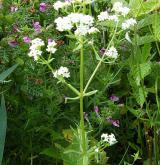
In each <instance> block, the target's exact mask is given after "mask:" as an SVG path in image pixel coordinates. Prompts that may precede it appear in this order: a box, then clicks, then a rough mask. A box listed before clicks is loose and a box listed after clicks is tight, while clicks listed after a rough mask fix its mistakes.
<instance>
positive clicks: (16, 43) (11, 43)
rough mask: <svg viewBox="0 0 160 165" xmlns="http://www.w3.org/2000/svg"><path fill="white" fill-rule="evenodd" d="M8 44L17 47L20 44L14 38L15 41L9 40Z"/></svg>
mask: <svg viewBox="0 0 160 165" xmlns="http://www.w3.org/2000/svg"><path fill="white" fill-rule="evenodd" d="M8 44H9V46H11V47H16V46H17V45H18V42H17V41H16V40H13V41H9V42H8Z"/></svg>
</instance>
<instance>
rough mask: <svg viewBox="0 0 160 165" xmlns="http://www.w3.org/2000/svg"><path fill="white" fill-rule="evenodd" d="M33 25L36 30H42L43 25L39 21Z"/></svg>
mask: <svg viewBox="0 0 160 165" xmlns="http://www.w3.org/2000/svg"><path fill="white" fill-rule="evenodd" d="M33 27H34V30H35V31H36V32H40V31H41V25H40V23H39V22H38V21H37V22H34V23H33Z"/></svg>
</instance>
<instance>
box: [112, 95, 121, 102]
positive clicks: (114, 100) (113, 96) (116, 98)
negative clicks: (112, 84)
mask: <svg viewBox="0 0 160 165" xmlns="http://www.w3.org/2000/svg"><path fill="white" fill-rule="evenodd" d="M110 100H111V101H113V102H116V101H119V97H117V96H115V95H112V96H111V97H110Z"/></svg>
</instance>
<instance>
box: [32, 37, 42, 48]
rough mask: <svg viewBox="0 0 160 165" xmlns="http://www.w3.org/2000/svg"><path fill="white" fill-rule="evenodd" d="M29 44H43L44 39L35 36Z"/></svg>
mask: <svg viewBox="0 0 160 165" xmlns="http://www.w3.org/2000/svg"><path fill="white" fill-rule="evenodd" d="M31 44H32V45H34V46H37V47H41V46H44V41H43V40H42V39H40V38H35V39H34V40H32V41H31Z"/></svg>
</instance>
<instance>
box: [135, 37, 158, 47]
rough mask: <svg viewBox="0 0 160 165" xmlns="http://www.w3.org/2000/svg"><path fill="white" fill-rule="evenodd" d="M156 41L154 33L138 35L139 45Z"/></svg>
mask: <svg viewBox="0 0 160 165" xmlns="http://www.w3.org/2000/svg"><path fill="white" fill-rule="evenodd" d="M154 41H156V39H155V37H154V36H153V35H145V36H141V37H138V41H137V45H139V46H140V45H144V44H148V43H151V42H154Z"/></svg>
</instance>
